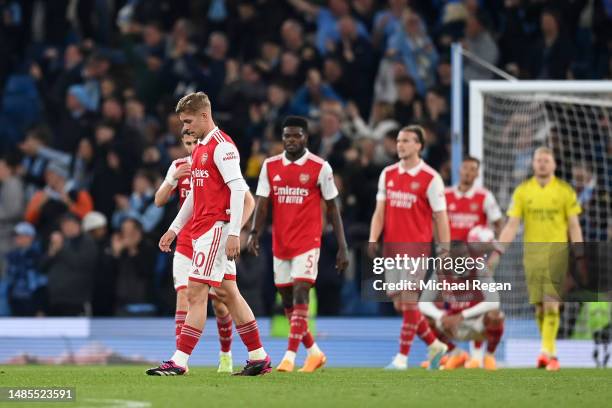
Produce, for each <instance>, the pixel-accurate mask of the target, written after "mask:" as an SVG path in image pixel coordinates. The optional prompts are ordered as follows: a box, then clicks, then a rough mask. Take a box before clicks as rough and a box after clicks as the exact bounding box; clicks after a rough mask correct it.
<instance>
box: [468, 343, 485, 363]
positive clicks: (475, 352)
mask: <svg viewBox="0 0 612 408" xmlns="http://www.w3.org/2000/svg"><path fill="white" fill-rule="evenodd" d="M483 350H484V345H481V346H480V347H476V346H475V345H474V342H473V341H470V357H471V358H472V359H474V360H477V361H482V352H483Z"/></svg>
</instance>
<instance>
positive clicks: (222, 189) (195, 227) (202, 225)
mask: <svg viewBox="0 0 612 408" xmlns="http://www.w3.org/2000/svg"><path fill="white" fill-rule="evenodd" d="M237 179H242V173H241V171H240V155H239V154H238V149H237V148H236V145H235V144H234V142H233V141H232V139H231V138H230V137H229V136H228V135H226V134H225V133H224V132H222V131H221V130H219V128H218V127H215V128H214V129H213V130H211V131H210V133H208V134H207V135H206V137H205V138H204V139H202V140H201V141H199V142H198V144H197V145H196V147H195V149H194V150H193V152H192V153H191V193H192V194H193V215H192V220H191V237H192V239H197V238H199V237H201V236H202V235H204V234H205V233H206V232H207V231H208V230H210V229H211V228H212V227H213V225H214V224H215V222H217V221H225V222H228V221H229V220H230V209H229V208H230V189H229V187H228V186H227V183H229V182H230V181H233V180H237Z"/></svg>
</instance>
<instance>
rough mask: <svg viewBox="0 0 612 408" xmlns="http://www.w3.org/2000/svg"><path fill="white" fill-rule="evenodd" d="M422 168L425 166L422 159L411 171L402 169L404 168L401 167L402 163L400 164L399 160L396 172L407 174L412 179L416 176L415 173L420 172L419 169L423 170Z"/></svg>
mask: <svg viewBox="0 0 612 408" xmlns="http://www.w3.org/2000/svg"><path fill="white" fill-rule="evenodd" d="M423 166H425V162H424V161H423V159H421V161H419V164H417V165H416V166H414V167H413V168H411V169H408V170H406V169H405V168H404V166H402V162H401V160H400V162H399V166H398V170H397V171H398V172H399V174H404V173H408V174H409V175H411V176H412V177H414V176H416V175H417V173H418V172H419V171H421V169H422V168H423Z"/></svg>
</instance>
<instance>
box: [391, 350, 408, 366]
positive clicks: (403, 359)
mask: <svg viewBox="0 0 612 408" xmlns="http://www.w3.org/2000/svg"><path fill="white" fill-rule="evenodd" d="M393 365H396V366H398V367H406V366H407V365H408V356H407V355H405V354H401V353H397V354H396V355H395V358H394V359H393Z"/></svg>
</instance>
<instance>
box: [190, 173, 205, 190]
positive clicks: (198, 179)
mask: <svg viewBox="0 0 612 408" xmlns="http://www.w3.org/2000/svg"><path fill="white" fill-rule="evenodd" d="M208 177H209V174H208V170H202V169H195V170H193V171H192V172H191V178H192V179H193V186H194V187H204V179H205V178H208Z"/></svg>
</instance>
